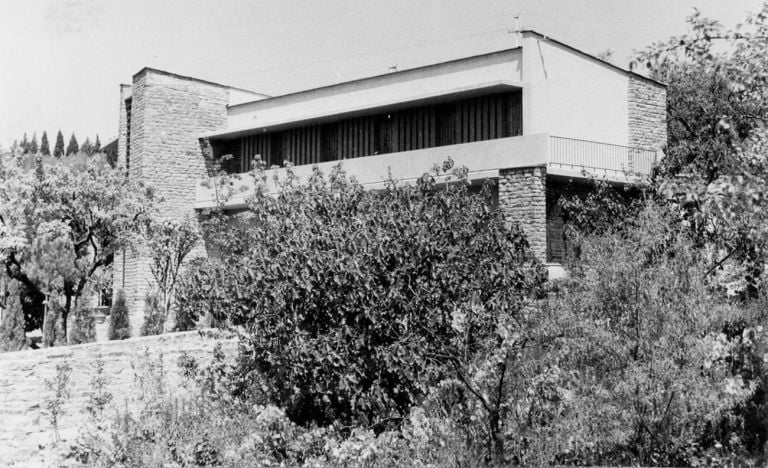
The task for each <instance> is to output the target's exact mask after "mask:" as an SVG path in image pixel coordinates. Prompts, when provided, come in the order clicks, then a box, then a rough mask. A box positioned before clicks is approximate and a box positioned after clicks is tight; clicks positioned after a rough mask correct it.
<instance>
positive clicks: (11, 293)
mask: <svg viewBox="0 0 768 468" xmlns="http://www.w3.org/2000/svg"><path fill="white" fill-rule="evenodd" d="M26 346H27V336H26V333H25V331H24V311H23V309H22V307H21V295H20V294H19V287H18V284H17V283H16V282H15V281H11V282H10V284H9V287H8V291H7V292H6V294H5V305H4V310H3V321H2V323H0V351H20V350H22V349H24V348H25V347H26Z"/></svg>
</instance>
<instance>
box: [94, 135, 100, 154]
mask: <svg viewBox="0 0 768 468" xmlns="http://www.w3.org/2000/svg"><path fill="white" fill-rule="evenodd" d="M99 151H101V141H99V134H98V133H97V134H96V141H95V142H94V143H93V152H94V153H98V152H99Z"/></svg>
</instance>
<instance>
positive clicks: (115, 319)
mask: <svg viewBox="0 0 768 468" xmlns="http://www.w3.org/2000/svg"><path fill="white" fill-rule="evenodd" d="M130 337H131V324H130V321H129V314H128V306H127V305H126V303H125V293H123V290H122V289H120V290H118V291H117V294H116V295H115V300H114V301H113V302H112V310H111V311H110V314H109V329H108V331H107V338H108V339H110V340H124V339H126V338H130Z"/></svg>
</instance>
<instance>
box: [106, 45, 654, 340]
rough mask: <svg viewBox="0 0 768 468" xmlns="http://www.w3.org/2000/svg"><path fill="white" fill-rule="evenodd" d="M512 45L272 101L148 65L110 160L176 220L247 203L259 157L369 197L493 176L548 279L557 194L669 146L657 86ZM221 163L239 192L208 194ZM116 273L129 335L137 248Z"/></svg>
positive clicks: (553, 261) (618, 172) (553, 49)
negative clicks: (424, 183)
mask: <svg viewBox="0 0 768 468" xmlns="http://www.w3.org/2000/svg"><path fill="white" fill-rule="evenodd" d="M518 42H519V46H518V47H515V48H512V49H508V50H502V51H498V52H494V53H489V54H484V55H479V56H474V57H468V58H464V59H459V60H454V61H450V62H444V63H438V64H435V65H430V66H425V67H420V68H415V69H411V70H406V71H401V72H395V73H390V74H386V75H381V76H375V77H371V78H366V79H361V80H356V81H351V82H346V83H340V84H337V85H333V86H326V87H322V88H316V89H311V90H307V91H302V92H298V93H291V94H287V95H282V96H276V97H268V96H265V95H263V94H259V93H255V92H251V91H246V90H242V89H237V88H232V87H228V86H223V85H220V84H216V83H211V82H207V81H204V80H199V79H195V78H190V77H184V76H179V75H175V74H172V73H168V72H163V71H159V70H154V69H149V68H145V69H143V70H141V71H140V72H138V73H137V74H136V75H134V77H133V82H132V84H131V85H121V88H120V129H119V138H118V148H117V154H118V164H119V165H121V166H123V167H127V168H128V172H129V176H130V177H133V178H136V179H140V180H142V181H144V182H146V183H148V184H151V185H153V186H154V187H156V188H157V190H158V192H159V193H160V194H161V195H162V196H163V197H164V199H165V202H164V203H163V206H162V207H161V215H162V216H166V217H180V216H185V215H191V214H194V213H195V212H196V210H202V209H206V208H212V207H214V206H221V205H223V206H224V208H225V209H228V210H238V209H241V208H243V207H244V205H245V200H246V199H247V197H248V193H249V191H250V190H251V189H252V188H253V187H254V184H255V181H254V180H253V178H252V177H250V176H249V175H248V174H246V173H247V171H248V170H249V169H250V167H251V164H252V163H253V161H254V160H255V159H256V158H259V159H261V160H263V161H265V162H266V163H267V164H268V165H282V164H283V162H284V161H290V162H291V163H292V164H293V165H294V166H295V172H296V173H297V174H298V176H299V177H307V176H308V175H309V174H310V173H311V171H312V168H313V167H314V166H318V167H320V168H321V169H322V170H323V171H324V172H328V171H330V168H331V167H332V166H333V165H335V164H338V162H339V161H344V163H343V164H344V169H345V171H346V172H347V173H348V174H350V175H353V176H355V177H356V178H357V180H358V181H359V182H360V183H361V184H363V186H365V187H367V188H370V189H377V188H380V187H382V185H383V181H384V180H385V178H386V177H387V175H388V174H390V173H391V174H392V176H393V177H394V178H395V179H398V180H402V181H412V180H415V179H417V178H418V177H420V176H421V175H422V174H423V173H425V172H428V171H429V170H430V169H431V168H432V167H433V166H434V165H435V164H437V163H442V162H443V161H444V160H445V159H447V158H448V157H450V158H452V159H453V160H454V161H455V163H456V164H457V165H459V166H466V167H467V169H468V170H469V178H470V180H471V181H473V183H480V182H482V181H485V180H487V179H492V180H493V181H494V182H495V187H496V188H497V197H498V199H497V206H498V209H500V210H502V211H503V213H504V215H505V217H506V218H507V219H508V220H509V221H510V222H515V223H518V224H519V225H520V226H521V227H522V228H523V230H524V231H525V232H526V234H527V235H528V238H529V242H530V244H531V246H532V248H533V250H534V252H535V253H536V255H537V256H538V257H539V258H540V259H541V260H542V261H544V262H546V263H548V264H549V265H550V266H551V268H552V271H553V272H554V271H556V270H557V264H558V263H559V261H560V260H561V259H562V258H563V255H564V248H565V246H564V243H563V241H562V218H561V217H560V214H559V210H558V208H557V203H556V202H557V199H558V197H559V194H560V193H561V191H562V189H563V187H564V186H565V184H571V183H579V181H582V182H583V181H585V180H587V178H588V177H590V176H588V175H585V173H589V174H591V176H596V177H600V178H605V179H607V180H608V181H611V182H613V183H628V182H632V181H635V180H639V179H641V178H642V177H644V176H647V175H648V174H650V171H651V168H652V166H653V164H654V163H655V162H656V161H657V160H658V158H660V157H661V154H662V153H661V149H662V147H663V146H664V145H665V143H666V139H667V134H666V88H665V86H664V85H663V84H660V83H658V82H655V81H653V80H650V79H648V78H645V77H642V76H640V75H637V74H635V73H633V72H631V71H627V70H624V69H621V68H618V67H616V66H614V65H611V64H609V63H606V62H604V61H601V60H599V59H597V58H595V57H592V56H590V55H588V54H585V53H583V52H581V51H578V50H576V49H574V48H572V47H570V46H568V45H566V44H563V43H560V42H558V41H555V40H553V39H550V38H547V37H545V36H543V35H541V34H538V33H536V32H534V31H523V32H521V33H519V40H518ZM225 155H231V158H222V156H225ZM217 163H220V164H217ZM215 167H223V168H224V169H225V170H226V171H227V172H230V173H243V176H242V177H239V178H238V179H237V181H236V182H235V183H236V184H237V185H238V186H237V187H235V188H234V189H235V190H233V193H234V194H233V196H230V197H227V198H226V199H222V198H221V197H219V196H218V195H217V194H219V193H220V191H219V190H217V184H216V181H217V179H216V177H215V176H216V174H215V173H214V168H215ZM274 171H276V172H277V175H279V174H281V171H284V170H282V169H274ZM197 254H199V255H204V254H205V250H204V246H200V249H199V251H198V252H197ZM114 272H115V273H114V274H115V278H114V288H115V289H123V290H124V291H125V293H126V296H127V298H128V301H129V307H130V309H131V311H132V315H133V317H132V319H133V320H132V323H133V324H134V327H135V328H136V329H138V327H139V326H140V324H141V321H142V316H143V310H142V304H143V297H144V295H145V294H146V292H147V290H148V289H149V287H150V284H151V283H150V281H151V275H150V273H149V263H148V260H147V257H146V254H145V253H144V252H141V250H139V251H138V252H135V253H131V252H126V253H125V254H124V255H123V256H122V258H116V259H115V266H114Z"/></svg>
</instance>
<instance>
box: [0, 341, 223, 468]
mask: <svg viewBox="0 0 768 468" xmlns="http://www.w3.org/2000/svg"><path fill="white" fill-rule="evenodd" d="M217 343H221V344H222V346H224V347H225V350H226V351H228V352H230V353H234V352H235V348H236V342H235V341H234V340H232V339H228V340H214V339H211V338H205V337H203V336H202V335H201V334H200V333H199V332H182V333H169V334H165V335H159V336H150V337H142V338H132V339H129V340H125V341H108V342H102V343H88V344H83V345H76V346H67V347H58V348H48V349H42V350H36V351H20V352H16V353H3V354H0V467H2V466H45V465H40V464H39V463H40V462H39V458H35V457H37V456H38V452H39V451H40V450H41V447H43V446H46V445H50V444H51V442H52V441H53V437H54V435H53V428H52V427H51V424H50V422H49V419H48V417H47V416H46V412H45V402H46V400H47V399H48V398H49V395H50V393H51V392H50V390H49V389H48V388H47V387H46V385H45V383H44V381H45V379H50V378H52V377H53V376H54V375H55V374H56V366H57V365H58V364H62V363H64V362H69V364H70V366H71V368H72V373H71V384H70V386H69V388H70V392H71V397H70V398H69V399H68V400H67V403H66V404H65V405H64V410H65V414H64V415H63V416H62V417H61V421H60V423H59V432H60V434H61V436H62V439H72V438H73V437H74V436H75V435H76V434H77V429H78V427H79V426H80V425H82V424H83V423H84V422H86V421H87V418H88V416H87V414H86V413H85V410H84V407H85V403H86V402H87V400H88V395H89V394H90V392H91V390H92V389H91V386H90V382H91V379H92V378H93V376H94V373H95V372H94V369H95V363H96V359H97V358H98V357H100V358H101V360H102V361H103V362H104V375H105V376H106V377H107V379H108V381H109V384H108V385H107V390H108V391H109V392H111V393H112V395H113V403H114V404H115V405H120V407H121V408H122V407H125V405H126V404H129V403H130V400H131V398H133V397H134V393H135V391H136V388H137V383H136V374H137V372H139V373H140V372H141V368H142V366H144V365H146V363H147V362H148V361H149V360H150V359H158V360H159V359H162V364H163V369H164V371H165V373H166V376H167V382H168V384H169V387H170V389H171V391H174V392H176V393H177V394H178V393H183V392H184V388H183V386H182V385H181V384H182V379H181V377H180V376H179V369H178V365H177V362H178V358H179V356H180V355H181V353H182V352H187V353H189V354H190V355H191V356H193V357H195V358H196V359H198V360H199V361H200V362H207V361H209V360H210V358H211V355H212V351H213V348H214V346H216V344H217ZM33 460H38V461H37V462H35V461H33Z"/></svg>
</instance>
